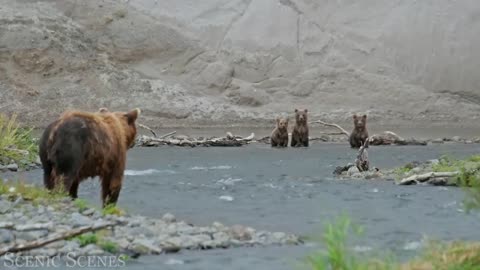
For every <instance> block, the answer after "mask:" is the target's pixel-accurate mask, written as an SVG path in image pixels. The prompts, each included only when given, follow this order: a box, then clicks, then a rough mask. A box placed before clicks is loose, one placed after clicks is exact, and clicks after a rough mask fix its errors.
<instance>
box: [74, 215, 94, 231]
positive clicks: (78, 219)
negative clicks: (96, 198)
mask: <svg viewBox="0 0 480 270" xmlns="http://www.w3.org/2000/svg"><path fill="white" fill-rule="evenodd" d="M70 222H71V223H72V225H73V227H74V228H75V227H81V226H86V225H90V224H92V223H93V222H92V220H91V219H90V218H88V217H86V216H84V215H82V214H80V213H77V212H75V213H72V214H71V216H70Z"/></svg>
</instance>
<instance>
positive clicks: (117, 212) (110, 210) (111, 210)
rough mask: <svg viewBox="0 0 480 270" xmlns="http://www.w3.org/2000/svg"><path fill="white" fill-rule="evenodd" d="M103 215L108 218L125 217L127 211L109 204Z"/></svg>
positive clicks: (103, 210)
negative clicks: (110, 216) (112, 216)
mask: <svg viewBox="0 0 480 270" xmlns="http://www.w3.org/2000/svg"><path fill="white" fill-rule="evenodd" d="M102 214H103V215H104V216H107V215H114V216H124V215H125V211H124V210H123V209H121V208H119V207H118V206H116V205H115V204H109V205H107V206H105V207H104V208H103V209H102Z"/></svg>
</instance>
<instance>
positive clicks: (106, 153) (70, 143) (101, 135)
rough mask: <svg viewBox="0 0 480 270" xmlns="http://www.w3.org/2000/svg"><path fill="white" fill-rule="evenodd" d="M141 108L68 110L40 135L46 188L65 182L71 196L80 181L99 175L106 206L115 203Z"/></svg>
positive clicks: (52, 187) (103, 200)
mask: <svg viewBox="0 0 480 270" xmlns="http://www.w3.org/2000/svg"><path fill="white" fill-rule="evenodd" d="M139 115H140V109H135V110H133V111H130V112H109V111H108V110H106V109H101V110H100V111H99V112H96V113H90V112H82V111H67V112H65V113H63V114H62V115H61V116H60V118H58V119H57V120H55V121H54V122H53V123H51V124H50V125H49V126H48V127H47V128H46V129H45V131H44V133H43V135H42V137H41V139H40V146H39V148H40V149H39V150H40V160H41V162H42V165H43V181H44V184H45V187H46V188H47V189H50V190H51V189H54V188H55V187H56V186H57V185H59V184H63V188H64V189H65V190H66V191H67V192H68V193H69V194H70V196H71V197H72V198H77V191H78V185H79V184H80V182H81V181H82V180H84V179H86V178H88V177H95V176H99V177H100V181H101V183H102V202H103V206H106V205H108V204H115V203H116V202H117V200H118V196H119V194H120V190H121V188H122V180H123V171H124V170H125V163H126V152H127V150H128V149H129V148H130V147H132V146H133V144H134V142H135V136H136V134H137V128H136V126H135V121H136V120H137V118H138V116H139Z"/></svg>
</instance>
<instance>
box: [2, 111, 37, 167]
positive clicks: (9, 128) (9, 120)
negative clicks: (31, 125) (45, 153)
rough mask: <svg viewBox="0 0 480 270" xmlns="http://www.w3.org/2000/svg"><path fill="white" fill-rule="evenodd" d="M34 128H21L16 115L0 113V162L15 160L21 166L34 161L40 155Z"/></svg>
mask: <svg viewBox="0 0 480 270" xmlns="http://www.w3.org/2000/svg"><path fill="white" fill-rule="evenodd" d="M32 130H33V129H23V128H20V127H19V125H18V123H17V117H16V115H13V116H12V117H7V116H5V115H3V114H0V162H1V161H2V160H3V161H4V162H8V161H9V160H10V161H13V162H15V163H17V164H18V165H19V166H23V165H26V164H25V163H32V162H34V161H35V160H36V158H37V155H38V147H37V144H36V142H35V141H34V139H33V137H32Z"/></svg>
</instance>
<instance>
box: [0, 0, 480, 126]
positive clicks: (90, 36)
mask: <svg viewBox="0 0 480 270" xmlns="http://www.w3.org/2000/svg"><path fill="white" fill-rule="evenodd" d="M0 4H1V7H2V8H1V9H0V18H1V19H0V20H1V24H0V71H1V72H0V91H1V94H0V104H1V105H0V109H1V110H2V111H6V112H19V113H21V115H20V116H21V119H22V120H24V121H26V122H28V123H35V124H37V125H43V124H45V123H46V122H48V121H50V120H51V119H52V118H53V117H55V116H56V115H58V114H59V113H60V112H61V111H63V110H64V109H66V108H72V107H75V108H81V109H89V110H94V109H97V108H98V107H102V106H106V107H109V108H112V109H125V108H126V107H133V106H138V107H142V108H143V109H144V112H145V113H144V117H145V119H146V122H148V123H149V124H152V125H154V126H161V125H190V124H195V125H205V124H216V123H225V122H228V123H233V122H237V123H240V122H241V123H248V124H261V123H266V122H268V123H270V122H271V119H273V117H274V116H275V115H277V114H278V113H291V112H293V109H294V108H295V107H299V108H303V107H306V108H308V109H309V111H310V112H311V113H310V114H311V118H316V117H321V118H323V119H330V120H335V121H347V119H350V116H351V114H352V113H353V112H365V113H368V114H369V115H370V119H371V121H377V122H380V123H390V124H391V123H392V122H396V123H399V124H412V123H418V124H424V123H432V122H433V123H437V124H445V123H449V124H464V125H478V124H477V122H478V121H477V120H478V118H479V115H480V76H478V70H479V67H480V60H479V59H480V57H478V52H477V48H479V47H480V4H478V3H476V1H475V0H466V1H461V2H453V1H449V0H437V1H433V0H431V1H413V0H412V1H382V0H365V1H361V2H359V1H353V0H352V1H331V0H315V1H312V0H202V1H196V0H162V1H160V0H130V1H107V0H105V1H74V0H67V1H53V0H50V1H48V0H44V1H40V0H38V1H34V0H28V1H26V0H23V1H9V0H0Z"/></svg>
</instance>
